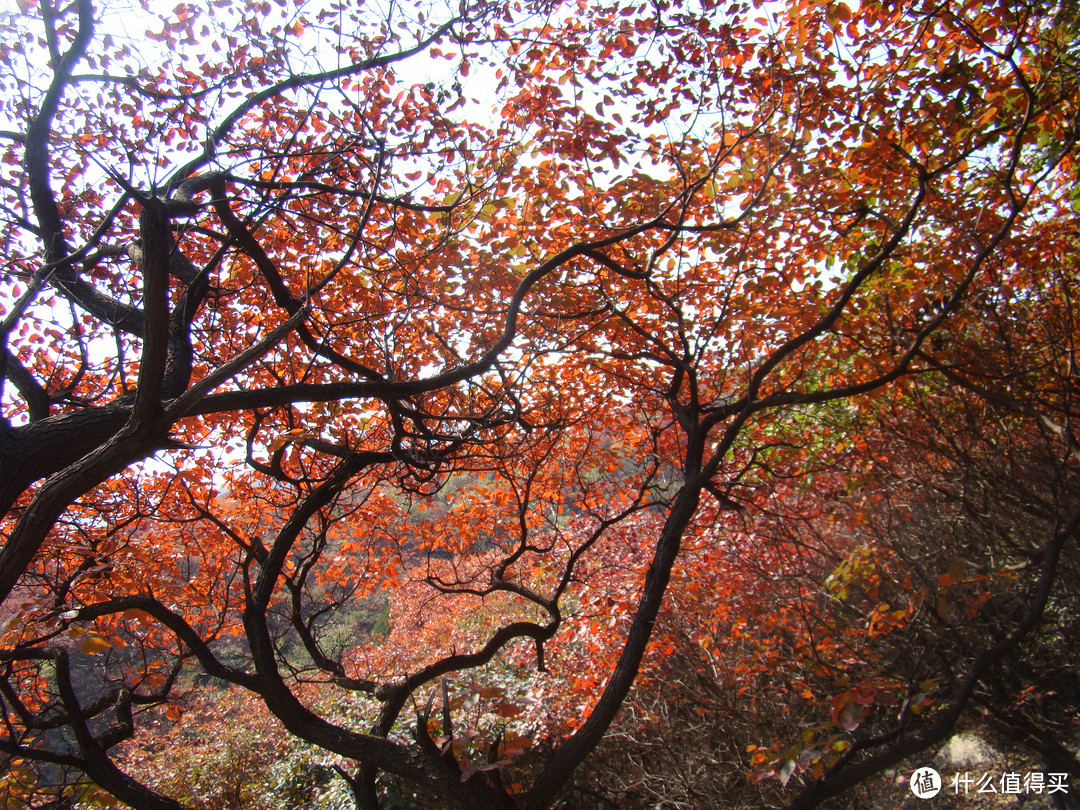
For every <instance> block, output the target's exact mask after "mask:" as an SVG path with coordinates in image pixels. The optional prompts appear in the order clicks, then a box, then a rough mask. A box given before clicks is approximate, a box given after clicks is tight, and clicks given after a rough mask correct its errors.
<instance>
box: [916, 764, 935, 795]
mask: <svg viewBox="0 0 1080 810" xmlns="http://www.w3.org/2000/svg"><path fill="white" fill-rule="evenodd" d="M911 792H912V793H914V794H915V795H916V796H918V797H919V798H920V799H932V798H933V797H934V796H937V795H938V793H940V792H941V774H939V773H938V772H937V771H935V770H934V769H933V768H919V769H918V770H916V771H915V772H914V773H913V774H911Z"/></svg>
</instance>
